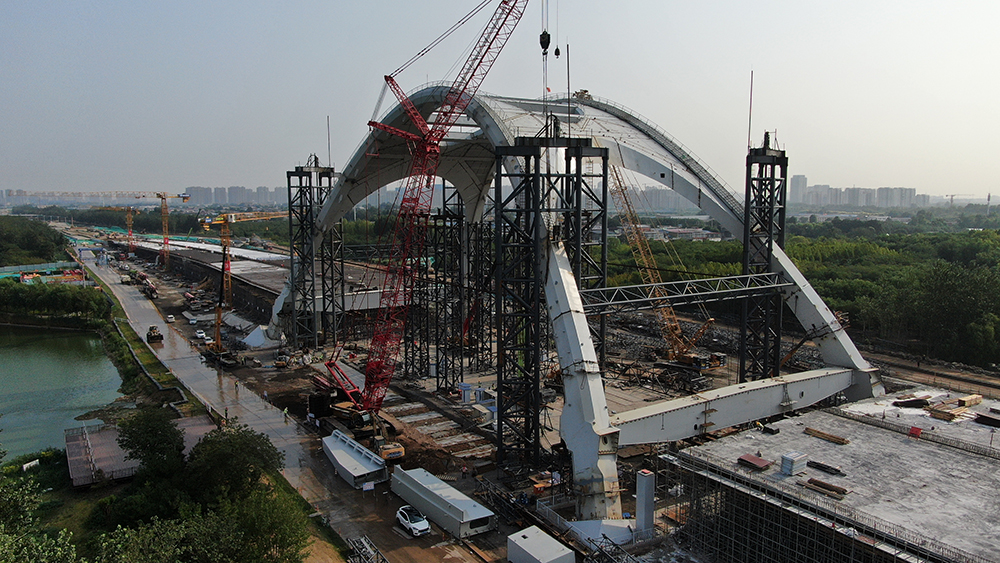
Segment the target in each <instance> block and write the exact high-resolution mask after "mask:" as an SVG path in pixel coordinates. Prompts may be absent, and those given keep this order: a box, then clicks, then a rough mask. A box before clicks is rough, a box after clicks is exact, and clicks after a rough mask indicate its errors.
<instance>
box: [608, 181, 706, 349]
mask: <svg viewBox="0 0 1000 563" xmlns="http://www.w3.org/2000/svg"><path fill="white" fill-rule="evenodd" d="M608 168H609V169H610V172H611V174H609V175H608V180H609V182H608V184H609V185H608V188H609V190H608V191H610V192H611V197H612V199H613V200H614V202H615V207H617V208H618V215H619V217H620V218H621V221H622V230H624V231H625V237H626V238H627V239H628V243H629V246H631V247H632V255H633V257H634V258H635V261H636V264H637V265H638V266H639V275H640V276H641V277H642V281H643V283H645V284H648V285H653V286H654V289H653V292H652V295H653V297H659V298H663V299H664V300H665V299H666V298H667V293H666V290H664V289H662V288H661V286H660V285H658V284H662V283H663V279H662V277H661V276H660V270H659V269H658V268H657V266H656V258H655V257H654V256H653V252H652V251H651V250H650V249H649V241H648V240H647V239H646V236H645V235H644V234H643V232H642V229H641V227H640V223H639V215H638V214H637V213H636V212H635V207H634V206H633V205H632V200H631V198H630V197H629V195H628V186H627V185H626V184H625V180H624V179H622V175H621V171H620V170H619V169H618V167H617V166H613V165H612V166H609V167H608ZM654 312H655V313H656V320H657V323H658V324H659V326H660V333H661V334H662V335H663V340H664V341H665V342H666V343H667V359H668V360H670V361H675V362H681V363H684V364H691V363H692V362H691V361H690V360H691V359H692V358H691V355H690V352H691V349H692V348H694V345H695V344H696V343H697V342H698V340H699V339H700V338H701V337H702V336H703V335H704V334H705V331H707V330H708V328H709V327H710V326H711V325H712V323H714V322H715V319H712V318H710V319H708V320H707V321H705V324H703V325H702V326H701V327H700V328H699V329H698V330H697V332H695V333H694V335H692V336H691V338H684V334H683V332H682V331H681V324H680V322H679V321H678V320H677V314H676V313H675V312H674V308H673V307H671V306H670V305H665V306H662V307H657V308H656V309H654ZM705 367H708V366H705ZM712 367H714V366H712Z"/></svg>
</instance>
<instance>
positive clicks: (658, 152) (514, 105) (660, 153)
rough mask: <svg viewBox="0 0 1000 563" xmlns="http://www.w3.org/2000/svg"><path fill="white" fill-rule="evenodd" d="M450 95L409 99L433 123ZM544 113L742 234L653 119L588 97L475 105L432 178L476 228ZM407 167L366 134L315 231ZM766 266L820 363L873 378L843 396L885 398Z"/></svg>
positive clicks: (397, 121) (780, 262)
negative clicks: (505, 161)
mask: <svg viewBox="0 0 1000 563" xmlns="http://www.w3.org/2000/svg"><path fill="white" fill-rule="evenodd" d="M448 89H449V85H447V84H433V85H429V86H425V87H423V88H421V89H418V90H417V91H416V92H413V93H411V94H410V100H411V101H412V102H413V103H414V105H415V106H416V107H417V108H418V110H419V111H420V112H421V113H422V114H423V115H424V116H425V117H427V118H430V115H431V114H432V113H433V112H434V111H436V110H437V108H438V107H439V106H440V105H441V103H442V102H443V100H444V98H445V96H446V94H447V92H448ZM546 112H550V113H552V112H554V113H555V115H556V117H557V118H558V119H559V121H560V124H561V127H563V128H564V133H566V132H568V133H569V134H571V135H573V136H577V137H589V138H591V139H592V142H593V143H594V144H595V145H596V146H601V147H607V148H608V149H609V161H610V163H611V164H614V165H617V166H621V167H623V168H625V169H627V170H631V171H634V172H636V173H638V174H641V175H643V176H646V177H647V178H649V179H651V180H652V181H654V182H659V183H660V184H662V185H663V186H665V187H668V188H670V189H672V190H674V191H675V192H677V193H678V194H679V195H681V196H682V197H684V198H685V199H687V200H688V201H690V202H691V203H693V204H695V205H697V206H698V207H699V208H700V209H701V210H702V211H703V212H704V213H706V214H707V215H709V216H710V217H712V218H713V219H715V220H717V221H718V222H719V223H720V224H721V225H722V226H723V227H724V228H725V229H727V230H728V231H729V232H731V233H743V205H742V203H741V199H742V196H740V195H737V193H736V192H734V190H732V189H731V188H730V187H728V186H727V185H726V184H725V183H724V182H722V181H721V180H720V179H719V178H718V177H717V176H716V175H715V174H714V173H713V172H712V171H711V170H710V169H709V168H708V166H706V165H705V164H703V163H702V162H700V161H699V160H698V159H697V158H696V157H695V156H694V155H693V154H692V153H691V152H690V151H688V150H687V149H686V148H685V147H684V146H683V145H682V144H681V143H679V142H678V141H676V140H675V139H673V138H671V137H670V136H669V135H668V134H667V133H666V132H664V131H663V130H662V129H661V128H659V127H658V126H656V125H655V124H653V123H652V122H650V121H649V120H647V119H645V118H643V117H642V116H640V115H638V114H637V113H635V112H633V111H631V110H629V109H627V108H625V107H623V106H621V105H619V104H616V103H614V102H612V101H609V100H601V99H597V98H593V97H590V96H584V97H574V98H571V99H569V100H567V98H565V97H563V98H561V99H549V100H547V101H543V100H538V99H525V98H510V97H503V96H495V95H490V94H484V93H480V94H478V95H477V96H476V97H475V98H474V99H473V101H472V103H471V104H469V107H468V109H467V111H466V115H465V116H463V117H462V118H461V119H460V120H459V121H458V122H457V123H456V126H455V128H454V129H453V132H452V133H451V134H450V135H449V136H448V137H447V138H446V139H445V140H444V142H442V144H441V152H442V155H441V164H440V166H439V168H438V174H439V175H440V176H441V177H442V178H443V179H445V180H446V181H448V182H449V183H450V184H452V185H453V186H455V189H456V191H457V192H458V193H459V194H460V196H461V198H462V200H463V202H464V204H465V213H466V219H467V220H468V221H470V222H476V221H479V220H480V219H481V218H482V216H483V213H484V211H485V209H486V207H487V202H488V199H489V193H490V189H491V188H492V180H493V175H494V172H495V166H494V163H495V156H494V155H495V149H496V147H500V146H511V145H513V143H514V139H515V137H518V136H532V135H535V134H536V133H537V132H538V131H540V130H541V129H542V128H543V127H544V124H545V115H546ZM380 121H381V122H382V123H385V124H387V125H391V126H393V127H396V128H400V129H404V130H408V131H414V129H413V127H412V125H411V124H410V122H409V119H408V118H407V117H406V115H405V113H404V112H403V109H402V108H401V107H400V106H398V105H397V106H395V107H392V108H390V109H389V110H388V111H387V112H386V113H385V114H384V116H383V117H382V119H381V120H380ZM567 130H568V131H567ZM409 158H410V157H409V152H408V149H407V146H406V143H405V141H403V140H401V139H399V138H398V137H393V136H390V135H389V134H387V133H385V132H382V131H379V130H374V131H372V132H371V133H370V134H369V135H368V136H367V137H366V138H364V139H363V140H362V142H361V144H360V145H359V147H358V148H357V150H356V151H355V152H354V154H353V156H352V157H351V159H350V161H349V162H348V163H347V164H346V166H345V167H344V168H343V169H342V172H341V174H340V175H339V178H338V180H337V181H336V183H335V184H334V186H333V189H332V190H331V192H330V195H329V197H328V198H327V200H326V202H325V205H324V206H323V208H322V209H321V210H320V211H319V214H318V216H317V221H316V224H317V226H318V227H319V228H321V229H325V228H328V227H329V226H331V225H333V224H334V223H336V221H338V220H339V219H340V218H341V217H343V216H344V215H346V214H347V213H348V212H349V211H351V210H352V209H353V208H354V206H355V205H357V204H358V203H360V202H363V201H365V199H366V198H367V197H368V196H369V195H370V194H372V193H374V192H375V191H376V190H377V189H379V188H380V187H382V186H385V185H388V184H390V183H392V182H395V181H397V180H400V179H402V178H403V177H404V176H405V175H406V172H407V170H408V168H409ZM510 165H511V166H513V163H511V164H510ZM772 266H773V270H774V271H775V272H776V273H778V274H781V275H782V276H783V277H784V279H785V280H786V281H788V282H790V283H789V285H788V286H787V287H786V288H785V289H784V290H783V298H784V301H785V303H786V304H787V305H788V307H789V309H790V310H791V311H792V313H793V314H794V315H795V317H796V318H797V319H798V321H799V323H800V324H801V325H802V327H803V328H805V329H806V330H808V331H812V332H813V333H816V334H825V336H822V337H820V338H817V339H816V340H815V341H814V342H815V344H816V345H817V347H818V349H819V351H820V353H821V356H822V358H823V361H824V362H825V363H826V364H827V365H829V366H836V367H843V368H849V369H852V370H855V371H856V372H867V373H869V374H872V375H871V376H870V383H871V386H872V387H871V388H869V389H864V387H865V386H864V385H859V386H855V388H854V392H848V393H847V395H848V399H851V400H853V399H855V398H861V397H863V396H870V394H871V393H872V392H873V391H874V392H875V393H876V394H879V393H881V383H880V382H879V380H878V379H877V377H876V376H875V375H874V372H873V370H872V368H871V366H870V365H869V364H868V362H867V361H866V360H865V359H864V358H862V357H861V354H860V353H859V352H858V350H857V348H856V347H855V345H854V343H853V342H852V341H851V339H850V338H849V337H848V336H847V334H846V332H845V331H844V330H841V328H842V327H841V326H840V324H839V322H838V321H837V319H836V317H835V316H834V314H833V312H832V311H831V310H830V309H829V307H827V306H826V304H825V303H824V302H823V300H822V299H821V298H820V296H819V295H818V294H817V293H816V291H815V290H814V289H813V287H812V286H811V285H810V284H809V282H808V281H807V280H806V278H805V277H804V276H803V275H802V273H801V272H799V270H798V269H797V268H796V267H795V265H794V264H793V263H792V261H791V259H790V258H789V257H788V256H787V255H786V254H785V253H784V252H783V251H782V250H781V249H778V248H775V263H774V264H773V265H772ZM849 391H850V390H849ZM851 395H858V396H857V397H852V396H851Z"/></svg>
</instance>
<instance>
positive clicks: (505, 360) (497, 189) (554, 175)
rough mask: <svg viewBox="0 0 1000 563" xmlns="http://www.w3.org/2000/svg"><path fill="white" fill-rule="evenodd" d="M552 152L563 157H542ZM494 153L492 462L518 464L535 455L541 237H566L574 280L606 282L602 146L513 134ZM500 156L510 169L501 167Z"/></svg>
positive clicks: (529, 463) (545, 330) (533, 462)
mask: <svg viewBox="0 0 1000 563" xmlns="http://www.w3.org/2000/svg"><path fill="white" fill-rule="evenodd" d="M543 149H544V150H543ZM553 149H556V150H553ZM560 153H561V154H562V157H563V161H562V162H555V163H553V162H547V161H546V158H551V157H552V155H559V154H560ZM496 158H497V160H496V173H495V176H494V189H493V197H494V202H495V206H494V228H495V236H496V238H495V241H496V242H495V246H496V253H497V259H496V264H497V265H496V288H497V294H496V301H495V308H496V323H497V329H496V331H497V464H498V465H499V466H500V467H502V468H505V469H506V470H508V471H518V470H520V469H527V468H537V467H539V465H540V462H541V442H540V435H541V428H540V415H541V397H540V385H541V376H542V371H543V363H544V362H545V361H546V360H547V359H548V358H547V357H545V356H543V355H544V354H545V352H546V351H547V350H548V349H549V339H550V336H549V332H550V329H549V323H548V317H547V315H546V313H545V312H544V311H543V287H544V284H545V268H546V264H545V252H546V248H547V246H548V242H547V240H546V237H558V238H560V239H562V240H564V241H565V243H566V248H567V251H568V253H569V257H570V261H571V263H572V264H573V269H574V275H575V277H576V280H577V283H578V285H580V287H581V288H587V289H589V288H596V287H604V286H605V285H606V281H607V245H606V240H607V239H606V234H607V199H608V197H607V196H608V193H607V188H606V186H607V160H608V151H607V149H604V148H594V147H591V146H590V139H568V138H544V137H543V138H539V137H528V138H526V137H518V138H517V139H516V140H515V144H514V146H512V147H498V148H497V150H496ZM556 158H559V157H558V156H556ZM508 159H512V160H516V161H517V164H518V165H517V166H514V167H510V169H511V170H514V169H517V170H518V171H517V172H507V171H506V169H505V163H506V164H508V165H509V164H510V162H509V161H508ZM594 161H597V162H598V163H599V165H598V166H597V169H596V171H595V170H594V168H595V167H594V166H593V164H594ZM588 169H589V171H588ZM598 228H599V231H598ZM597 327H598V328H597V330H596V331H594V332H596V333H597V334H595V335H594V339H595V344H599V343H603V342H604V340H605V339H604V334H603V331H604V328H605V324H604V319H603V317H602V318H601V320H600V321H599V322H598V323H597ZM599 351H600V352H599V353H601V359H602V360H603V347H601V348H599Z"/></svg>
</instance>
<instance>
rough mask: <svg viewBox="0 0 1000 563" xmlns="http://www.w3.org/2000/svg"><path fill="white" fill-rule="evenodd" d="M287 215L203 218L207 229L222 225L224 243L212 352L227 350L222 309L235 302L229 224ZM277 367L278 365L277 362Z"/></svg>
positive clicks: (231, 215) (263, 214) (236, 215)
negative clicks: (223, 335) (223, 336)
mask: <svg viewBox="0 0 1000 563" xmlns="http://www.w3.org/2000/svg"><path fill="white" fill-rule="evenodd" d="M164 201H166V200H164ZM287 216H288V213H287V212H284V211H269V212H246V213H223V214H222V215H219V216H217V217H214V218H213V217H206V218H204V219H202V220H201V226H202V228H203V229H205V230H206V231H208V230H210V229H211V228H212V225H220V231H221V234H220V237H219V240H220V242H221V244H222V268H221V272H220V274H221V280H220V283H219V299H218V301H217V303H216V306H215V338H214V342H213V343H212V344H211V345H210V346H209V349H210V350H211V351H212V352H214V353H216V354H221V353H222V352H224V351H225V346H224V345H223V344H222V311H223V309H225V308H227V307H231V306H232V304H233V276H232V270H231V268H232V265H231V263H230V258H229V248H230V246H231V243H232V236H231V232H230V229H229V225H231V224H233V223H239V222H242V221H261V220H265V219H276V218H279V217H287ZM164 232H166V231H164ZM164 240H166V235H164ZM286 365H287V364H286ZM275 367H277V362H275ZM282 367H284V366H282Z"/></svg>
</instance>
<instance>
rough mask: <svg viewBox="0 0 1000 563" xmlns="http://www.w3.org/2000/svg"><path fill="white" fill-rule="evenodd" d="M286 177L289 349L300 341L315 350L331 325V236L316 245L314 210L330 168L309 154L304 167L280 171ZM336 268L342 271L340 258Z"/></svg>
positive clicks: (333, 297)
mask: <svg viewBox="0 0 1000 563" xmlns="http://www.w3.org/2000/svg"><path fill="white" fill-rule="evenodd" d="M286 177H287V180H288V216H289V231H290V232H289V235H290V236H289V239H290V241H291V254H292V256H291V264H290V267H291V272H290V276H291V279H292V293H291V298H292V334H291V335H290V337H291V344H292V346H294V347H295V348H298V347H300V346H306V345H308V346H311V347H313V348H316V347H318V346H319V345H320V335H321V333H322V332H323V331H327V334H331V333H335V330H333V329H334V328H335V324H336V321H335V320H333V318H334V315H333V310H334V307H335V301H336V293H335V291H334V290H333V288H334V284H335V283H336V279H335V276H336V269H337V264H338V262H337V260H336V259H335V258H334V256H333V252H334V244H333V239H332V234H328V235H327V236H325V237H324V239H323V241H322V242H321V243H320V244H319V245H318V246H319V248H317V244H316V234H317V228H316V213H317V212H318V210H319V209H320V208H321V207H322V205H323V203H324V201H325V200H326V197H327V195H328V194H329V193H330V189H331V188H332V187H333V180H334V172H333V168H331V167H326V166H319V159H318V158H316V155H312V156H310V157H309V160H308V161H307V163H306V166H296V167H295V169H294V170H290V171H288V172H287V173H286ZM339 246H340V245H339V244H338V245H337V247H338V248H339ZM319 258H322V260H321V264H322V265H321V267H320V276H321V279H320V284H321V285H320V287H321V289H322V290H324V291H323V297H322V298H320V302H319V303H317V297H316V260H317V259H319ZM340 269H341V272H342V271H343V265H342V262H341V263H340ZM327 276H329V277H327Z"/></svg>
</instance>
